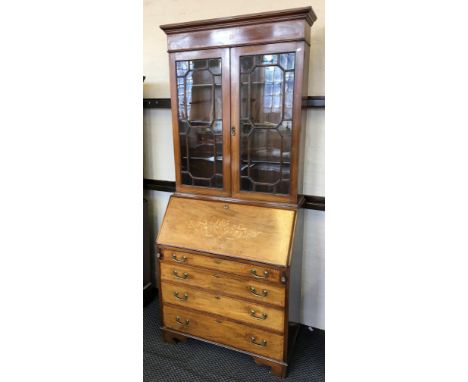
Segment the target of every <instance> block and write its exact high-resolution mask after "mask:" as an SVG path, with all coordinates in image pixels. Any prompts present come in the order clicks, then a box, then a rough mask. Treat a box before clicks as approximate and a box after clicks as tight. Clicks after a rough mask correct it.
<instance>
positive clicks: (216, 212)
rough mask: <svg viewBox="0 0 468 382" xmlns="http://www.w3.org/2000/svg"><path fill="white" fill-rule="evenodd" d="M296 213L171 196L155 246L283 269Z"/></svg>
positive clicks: (286, 261) (286, 260) (287, 260)
mask: <svg viewBox="0 0 468 382" xmlns="http://www.w3.org/2000/svg"><path fill="white" fill-rule="evenodd" d="M295 217H296V212H295V211H294V210H285V209H278V208H266V207H257V206H250V205H242V204H235V203H223V202H217V201H206V200H195V199H187V198H180V197H176V196H172V197H171V199H170V201H169V204H168V207H167V210H166V215H165V217H164V221H163V224H162V226H161V230H160V232H159V235H158V238H157V244H158V245H163V246H171V247H179V248H187V249H192V250H196V251H201V252H208V253H214V254H220V255H226V256H230V257H233V258H240V259H245V260H251V261H258V262H261V263H267V264H272V265H278V266H282V267H286V266H287V265H288V262H289V254H290V250H291V237H292V231H293V228H294V221H295Z"/></svg>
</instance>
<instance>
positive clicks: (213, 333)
mask: <svg viewBox="0 0 468 382" xmlns="http://www.w3.org/2000/svg"><path fill="white" fill-rule="evenodd" d="M187 320H188V323H187ZM164 323H165V326H166V327H167V328H169V329H173V330H177V331H180V332H182V333H188V334H191V335H193V336H197V337H201V338H204V339H207V340H210V341H213V342H217V343H220V344H223V345H227V346H232V347H235V348H238V349H241V350H244V351H248V352H251V353H254V354H259V355H262V356H265V357H268V358H272V359H277V360H280V361H281V360H283V347H284V338H283V336H282V335H278V334H274V333H269V332H267V331H264V330H261V329H255V328H252V327H249V326H246V325H242V324H238V323H235V322H232V321H229V320H224V319H220V318H214V317H211V316H208V315H203V314H201V313H196V312H193V311H188V310H184V309H180V308H175V307H172V306H165V307H164ZM252 337H253V338H254V341H255V342H256V343H258V344H260V345H256V344H254V343H253V342H252ZM263 341H266V343H264V342H263ZM262 345H265V346H262Z"/></svg>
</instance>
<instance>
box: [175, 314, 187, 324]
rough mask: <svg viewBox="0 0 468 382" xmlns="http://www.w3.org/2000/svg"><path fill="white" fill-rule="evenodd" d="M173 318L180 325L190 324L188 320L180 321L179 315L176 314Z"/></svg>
mask: <svg viewBox="0 0 468 382" xmlns="http://www.w3.org/2000/svg"><path fill="white" fill-rule="evenodd" d="M175 320H176V322H177V323H178V324H179V325H182V326H189V324H190V320H185V322H182V321H181V320H180V317H179V316H177V317H176V319H175Z"/></svg>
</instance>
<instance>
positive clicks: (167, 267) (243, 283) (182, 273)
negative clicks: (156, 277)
mask: <svg viewBox="0 0 468 382" xmlns="http://www.w3.org/2000/svg"><path fill="white" fill-rule="evenodd" d="M161 279H162V280H165V281H177V282H180V283H182V284H185V285H195V286H198V287H200V288H207V289H210V290H213V291H214V292H218V291H219V292H224V293H226V294H230V295H233V296H239V297H244V298H247V299H249V300H252V301H254V302H257V303H259V302H260V303H261V302H266V303H269V304H273V305H277V306H279V307H284V303H285V288H284V287H283V286H282V285H278V284H273V283H264V282H263V283H262V282H258V281H256V280H246V279H242V278H238V277H237V278H236V277H235V276H231V275H227V274H225V273H220V272H218V271H210V270H204V269H200V268H192V267H187V266H183V265H179V264H171V263H169V262H161Z"/></svg>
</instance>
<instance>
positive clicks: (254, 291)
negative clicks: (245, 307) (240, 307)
mask: <svg viewBox="0 0 468 382" xmlns="http://www.w3.org/2000/svg"><path fill="white" fill-rule="evenodd" d="M249 288H250V293H252V294H254V295H255V296H258V297H266V296H268V291H267V290H266V289H262V294H259V293H257V289H255V288H254V287H253V286H251V287H249Z"/></svg>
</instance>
